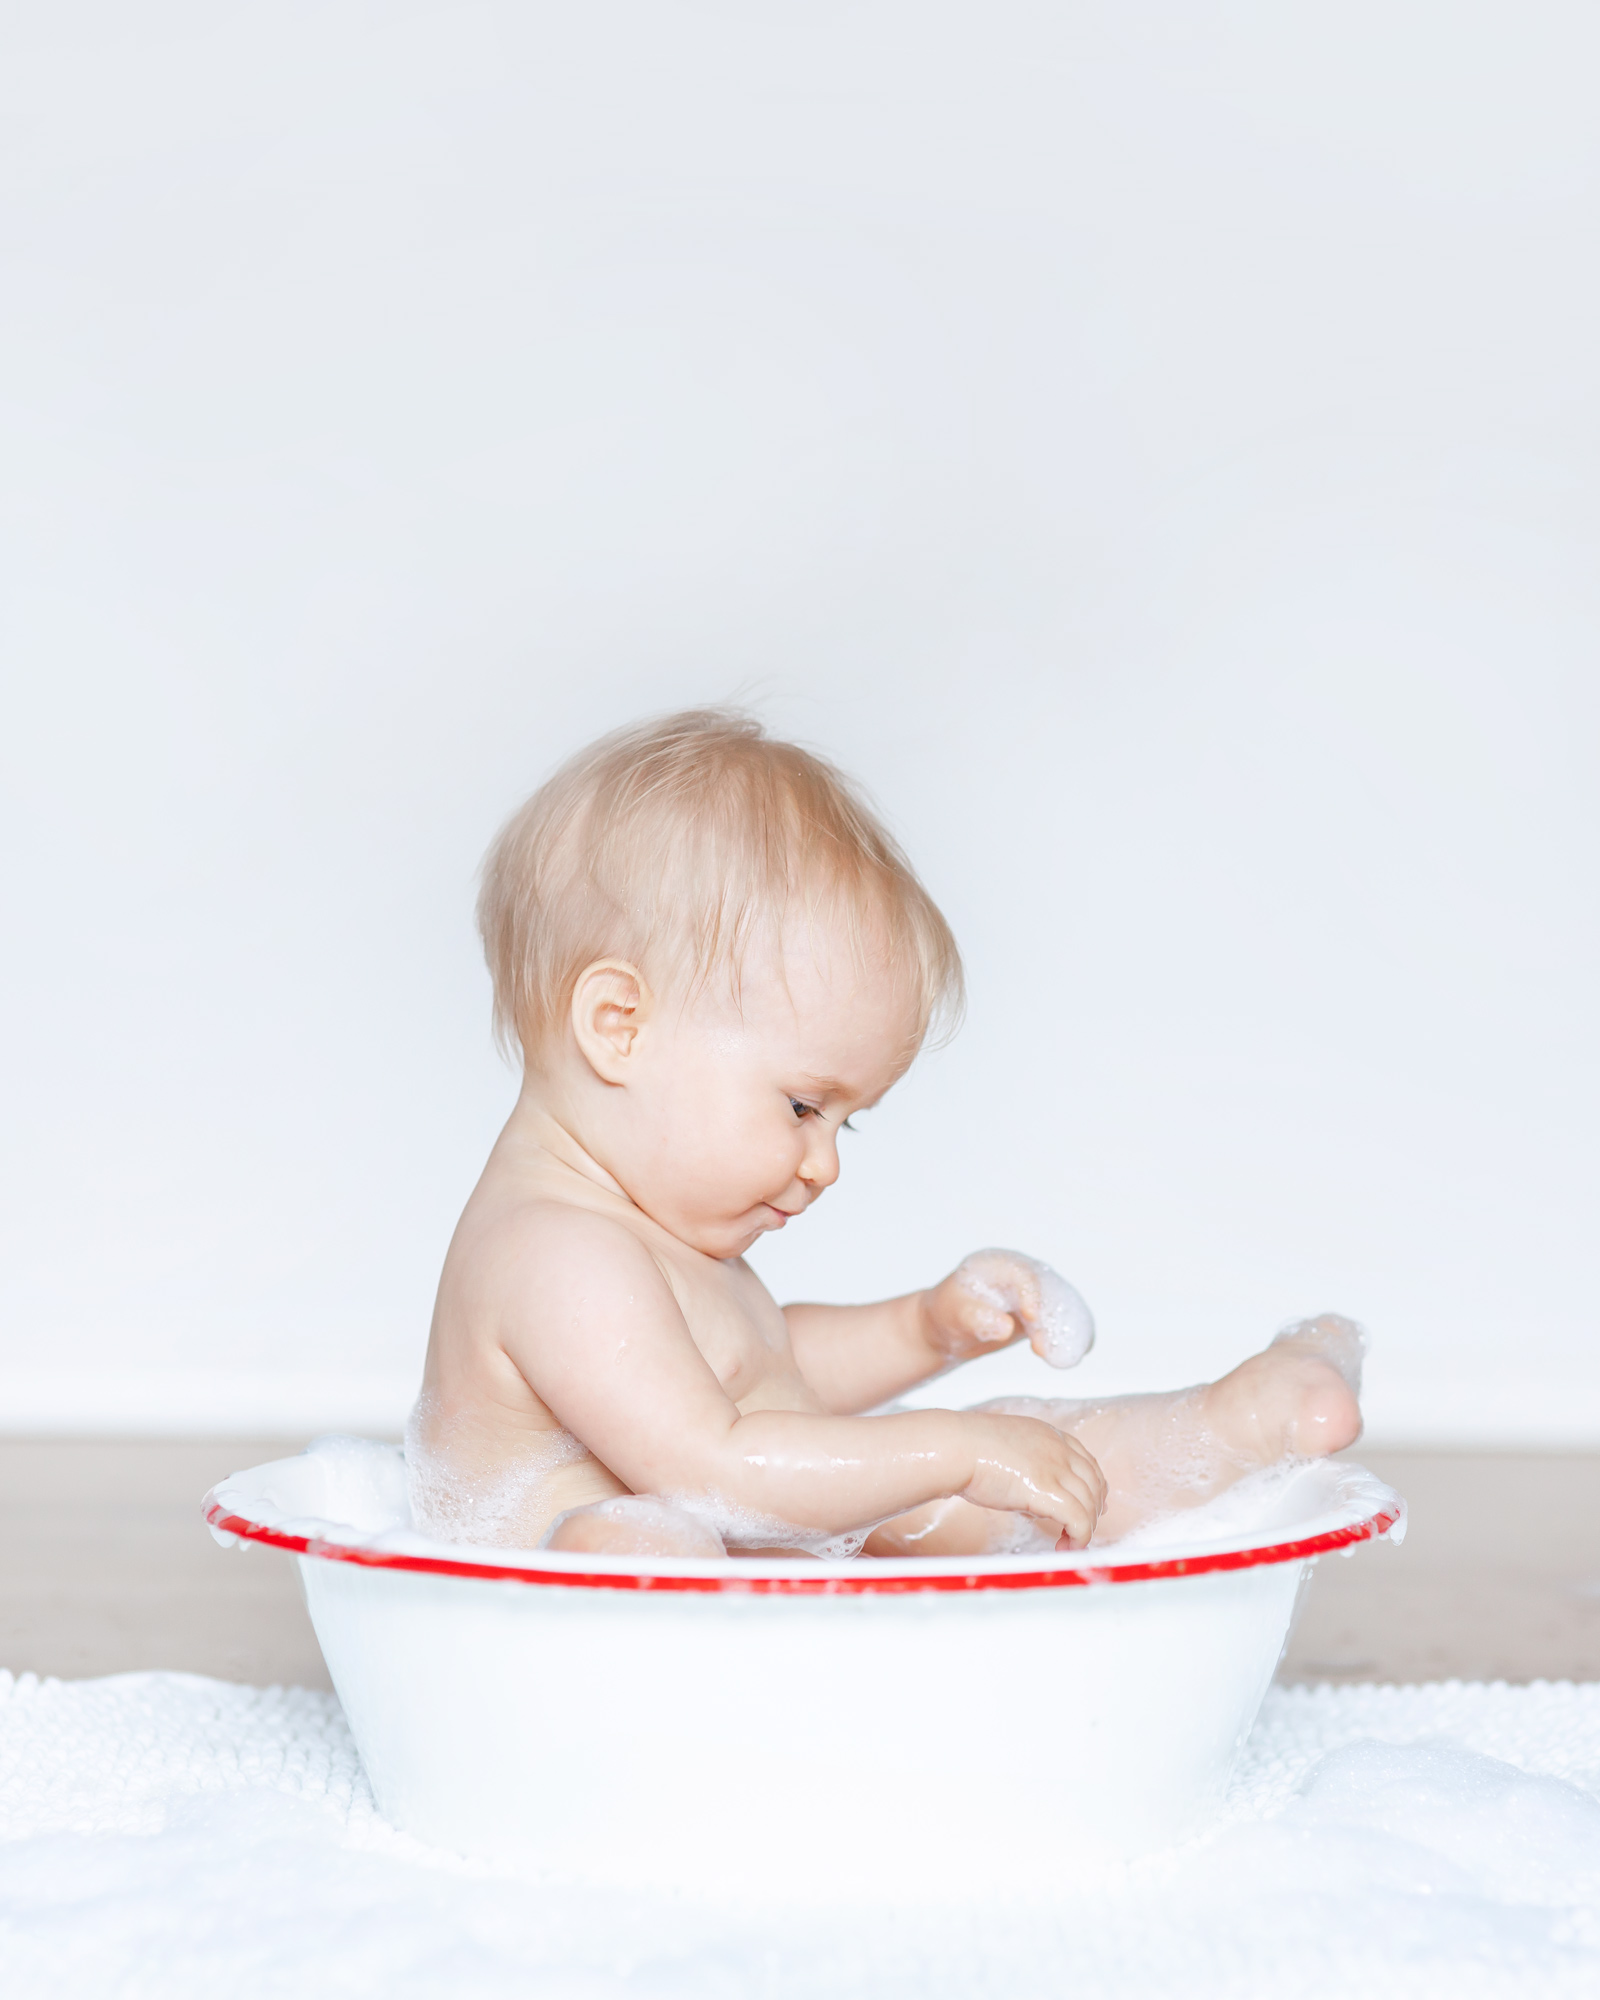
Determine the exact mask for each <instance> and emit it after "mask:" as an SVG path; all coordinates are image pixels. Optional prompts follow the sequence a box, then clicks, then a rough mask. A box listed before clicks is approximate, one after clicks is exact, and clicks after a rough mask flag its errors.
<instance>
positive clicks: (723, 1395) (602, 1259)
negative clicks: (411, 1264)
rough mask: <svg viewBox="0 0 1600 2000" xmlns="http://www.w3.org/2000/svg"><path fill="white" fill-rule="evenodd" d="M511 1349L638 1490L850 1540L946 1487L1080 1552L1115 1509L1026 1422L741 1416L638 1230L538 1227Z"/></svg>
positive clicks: (563, 1415) (548, 1400)
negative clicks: (1016, 1515) (1030, 1518)
mask: <svg viewBox="0 0 1600 2000" xmlns="http://www.w3.org/2000/svg"><path fill="white" fill-rule="evenodd" d="M498 1277H499V1279H500V1284H499V1287H498V1289H499V1291H500V1296H501V1297H502V1299H504V1300H506V1301H508V1302H510V1303H509V1305H508V1308H507V1313H506V1317H505V1318H504V1319H503V1320H502V1324H501V1327H500V1339H501V1344H502V1346H503V1347H504V1350H505V1352H506V1354H507V1355H508V1356H509V1358H510V1359H511V1361H512V1362H513V1363H514V1365H515V1366H516V1367H517V1368H518V1369H519V1370H520V1371H521V1373H522V1374H523V1376H524V1377H525V1378H526V1380H527V1381H528V1382H529V1383H530V1384H531V1385H532V1387H533V1388H534V1390H535V1391H536V1393H537V1394H538V1395H539V1396H540V1397H541V1398H542V1399H543V1401H544V1402H545V1404H546V1405H547V1406H548V1407H549V1408H550V1410H551V1411H552V1412H553V1413H554V1414H555V1416H556V1417H557V1418H558V1419H559V1420H560V1422H561V1423H562V1424H564V1425H565V1426H566V1428H567V1429H568V1430H570V1431H571V1432H572V1433H573V1434H574V1436H576V1437H578V1438H580V1439H581V1440H582V1442H583V1443H584V1444H585V1445H586V1446H587V1447H588V1449H589V1450H590V1451H592V1452H593V1453H594V1455H595V1456H596V1458H598V1459H599V1460H600V1461H601V1462H602V1463H603V1464H605V1465H606V1466H608V1467H609V1468H610V1469H611V1471H612V1472H613V1473H614V1474H615V1475H616V1477H617V1478H618V1479H620V1480H621V1481H622V1483H623V1484H624V1485H625V1486H627V1487H628V1488H629V1489H630V1491H632V1492H634V1493H657V1494H662V1495H665V1496H667V1497H669V1498H672V1499H676V1500H683V1501H689V1502H692V1501H694V1500H695V1499H698V1498H706V1499H710V1498H715V1499H717V1500H720V1501H722V1502H723V1503H724V1504H727V1505H731V1506H733V1507H736V1508H740V1509H745V1510H748V1511H749V1512H750V1513H752V1514H756V1515H764V1516H767V1517H769V1518H773V1519H777V1520H781V1521H785V1522H792V1523H793V1524H795V1525H796V1526H798V1527H802V1528H807V1529H812V1530H820V1531H822V1532H824V1533H828V1534H841V1533H845V1532H848V1531H849V1530H850V1529H852V1528H860V1527H865V1526H867V1525H868V1524H870V1523H873V1522H877V1521H881V1520H886V1519H888V1518H889V1517H890V1516H892V1515H895V1514H898V1513H903V1512H904V1511H905V1510H906V1509H907V1508H910V1507H915V1506H919V1505H920V1504H921V1503H922V1502H924V1501H926V1500H930V1499H934V1498H937V1497H940V1496H943V1495H947V1494H961V1495H963V1496H964V1497H966V1498H967V1499H969V1500H972V1501H975V1502H976V1503H977V1504H978V1505H979V1506H981V1507H994V1508H1002V1509H1014V1510H1016V1511H1018V1512H1022V1513H1027V1514H1033V1515H1036V1516H1037V1517H1039V1518H1040V1519H1041V1520H1046V1521H1053V1522H1055V1523H1056V1524H1057V1525H1058V1526H1059V1527H1060V1528H1061V1529H1062V1531H1063V1532H1064V1534H1065V1535H1066V1537H1067V1539H1068V1541H1069V1542H1070V1544H1071V1545H1072V1546H1074V1547H1081V1546H1082V1545H1083V1544H1084V1543H1085V1542H1087V1540H1088V1539H1089V1536H1090V1535H1091V1534H1092V1533H1093V1531H1094V1524H1095V1521H1096V1520H1097V1519H1098V1517H1099V1513H1100V1508H1101V1506H1102V1505H1103V1504H1104V1499H1105V1486H1104V1482H1103V1481H1102V1479H1101V1477H1100V1472H1099V1468H1098V1467H1097V1466H1096V1465H1095V1463H1094V1461H1093V1459H1092V1458H1090V1456H1089V1454H1088V1453H1087V1452H1086V1451H1085V1450H1084V1448H1083V1447H1082V1446H1081V1445H1079V1444H1077V1443H1076V1441H1075V1440H1073V1439H1071V1438H1068V1437H1066V1436H1064V1435H1063V1434H1062V1433H1061V1432H1059V1431H1057V1430H1055V1429H1053V1428H1052V1427H1051V1426H1050V1425H1048V1424H1045V1423H1040V1422H1038V1421H1037V1420H1035V1419H1032V1418H1028V1417H1014V1416H992V1415H973V1414H972V1413H970V1412H961V1413H957V1412H955V1411H950V1410H927V1411H917V1412H906V1413H904V1414H900V1415H894V1416H884V1417H849V1416H835V1415H831V1414H828V1413H826V1412H824V1413H817V1414H813V1413H811V1412H806V1411H794V1410H753V1411H751V1412H749V1413H748V1414H742V1413H741V1412H740V1410H739V1408H738V1406H737V1404H735V1403H734V1402H733V1401H732V1400H731V1399H730V1398H729V1396H728V1394H727V1392H726V1391H725V1390H724V1389H723V1387H722V1384H721V1383H720V1382H719V1381H718V1380H717V1377H716V1375H715V1373H714V1372H713V1371H712V1369H711V1367H710V1366H709V1364H708V1363H707V1361H706V1359H705V1357H704V1356H703V1355H702V1354H701V1352H700V1350H699V1348H698V1347H696V1345H695V1343H694V1339H693V1337H692V1335H691V1334H690V1332H689V1329H688V1326H687V1325H686V1324H685V1322H684V1318H683V1315H682V1313H681V1312H680V1310H679V1308H678V1303H677V1301H676V1299H675V1298H674V1297H673V1295H672V1291H671V1288H670V1287H669V1286H668V1284H667V1282H666V1280H665V1278H664V1277H663V1276H662V1274H661V1271H660V1269H659V1268H658V1266H657V1265H656V1263H655V1261H654V1259H653V1258H652V1257H651V1256H650V1254H649V1252H648V1251H647V1250H646V1249H645V1248H644V1246H643V1245H642V1244H641V1243H640V1242H639V1241H638V1239H637V1238H636V1237H635V1236H633V1235H632V1234H631V1233H630V1232H629V1231H628V1230H626V1229H623V1228H621V1227H619V1226H618V1225H617V1224H616V1223H613V1222H611V1221H609V1220H608V1219H607V1218H605V1217H603V1216H594V1215H587V1214H582V1213H575V1212H573V1211H570V1210H568V1211H565V1212H563V1213H560V1214H552V1215H550V1216H547V1217H544V1218H541V1219H537V1220H535V1221H533V1222H532V1223H530V1224H529V1225H528V1227H527V1228H526V1229H525V1230H524V1231H523V1233H522V1235H521V1236H520V1237H519V1239H518V1242H517V1245H516V1247H515V1249H514V1250H513V1251H512V1252H511V1256H510V1267H509V1268H507V1267H502V1269H501V1271H500V1272H499V1273H498Z"/></svg>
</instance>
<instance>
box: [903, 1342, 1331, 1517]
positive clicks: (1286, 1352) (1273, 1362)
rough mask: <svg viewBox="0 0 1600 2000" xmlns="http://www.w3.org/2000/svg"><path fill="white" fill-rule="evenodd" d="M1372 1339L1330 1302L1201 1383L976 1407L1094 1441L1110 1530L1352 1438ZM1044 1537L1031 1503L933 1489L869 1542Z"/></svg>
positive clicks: (1015, 1398) (1019, 1399) (1084, 1441)
mask: <svg viewBox="0 0 1600 2000" xmlns="http://www.w3.org/2000/svg"><path fill="white" fill-rule="evenodd" d="M1365 1345H1366V1343H1365V1339H1364V1336H1363V1335H1362V1332H1361V1329H1360V1328H1359V1327H1358V1326H1356V1325H1355V1323H1354V1322H1353V1321H1351V1320H1347V1319H1341V1318H1340V1317H1339V1316H1338V1314H1336V1313H1324V1314H1323V1315H1322V1316H1321V1317H1320V1318H1318V1319H1312V1320H1302V1321H1301V1322H1300V1323H1299V1324H1298V1325H1296V1326H1291V1327H1287V1328H1285V1330H1284V1331H1283V1332H1282V1333H1280V1334H1279V1335H1278V1337H1277V1339H1276V1340H1275V1341H1273V1343H1272V1345H1271V1346H1270V1347H1268V1348H1266V1349H1264V1350H1263V1351H1262V1352H1261V1353H1260V1354H1253V1355H1252V1356H1251V1357H1250V1359H1249V1360H1248V1361H1245V1362H1241V1364H1240V1365H1239V1366H1238V1367H1237V1368H1235V1369H1234V1370H1233V1371H1232V1372H1231V1374H1227V1375H1224V1376H1223V1377H1222V1378H1221V1379H1220V1380H1219V1381H1216V1382H1209V1383H1206V1384H1204V1385H1203V1386H1201V1387H1199V1388H1195V1389H1180V1390H1177V1391H1175V1392H1173V1393H1171V1394H1167V1395H1153V1396H1114V1397H1111V1398H1109V1399H1107V1400H1106V1401H1105V1402H1099V1403H1091V1402H1067V1401H1056V1400H1053V1399H1046V1398H1043V1397H1033V1396H1012V1397H1002V1398H1000V1399H998V1400H997V1401H995V1402H992V1403H985V1404H983V1405H982V1406H981V1407H983V1408H984V1409H988V1410H998V1411H1002V1412H1004V1413H1006V1414H1008V1415H1013V1416H1030V1417H1042V1418H1043V1419H1044V1421H1045V1422H1046V1423H1050V1424H1054V1425H1055V1426H1056V1427H1057V1428H1058V1429H1059V1430H1064V1431H1070V1432H1071V1433H1072V1435H1073V1436H1074V1437H1076V1438H1077V1439H1078V1440H1079V1442H1080V1443H1082V1444H1084V1445H1085V1446H1087V1447H1088V1449H1089V1450H1090V1451H1091V1452H1093V1454H1094V1456H1095V1457H1096V1459H1098V1460H1099V1463H1100V1469H1101V1471H1102V1472H1103V1473H1104V1474H1105V1476H1106V1485H1107V1487H1108V1489H1109V1491H1108V1494H1107V1498H1106V1509H1105V1512H1104V1513H1103V1514H1102V1515H1101V1517H1100V1525H1099V1527H1098V1528H1097V1529H1096V1530H1095V1540H1096V1541H1097V1542H1108V1541H1114V1540H1115V1539H1116V1538H1117V1537H1118V1536H1119V1535H1125V1534H1126V1533H1127V1532H1128V1530H1129V1529H1130V1528H1133V1527H1137V1526H1138V1524H1139V1523H1140V1522H1141V1521H1146V1520H1149V1519H1150V1518H1151V1517H1152V1516H1153V1515H1156V1514H1167V1513H1172V1512H1173V1511H1175V1510H1176V1509H1177V1508H1180V1507H1194V1506H1198V1505H1199V1504H1200V1502H1201V1501H1203V1500H1209V1499H1210V1498H1211V1497H1212V1495H1213V1494H1215V1493H1220V1492H1221V1491H1222V1489H1223V1488H1224V1487H1225V1486H1231V1485H1232V1484H1233V1482H1234V1481H1235V1480H1236V1479H1238V1478H1240V1477H1241V1476H1242V1475H1243V1474H1244V1473H1246V1472H1252V1471H1254V1470H1255V1469H1256V1468H1257V1467H1259V1466H1263V1465H1275V1464H1276V1463H1277V1462H1278V1461H1279V1460H1280V1459H1284V1458H1322V1457H1325V1456H1326V1455H1327V1454H1328V1453H1329V1452H1334V1451H1342V1450H1343V1449H1344V1447H1345V1446H1346V1445H1348V1444H1353V1443H1354V1442H1355V1440H1356V1438H1357V1437H1359V1435H1360V1433H1361V1411H1360V1406H1359V1404H1358V1401H1357V1397H1358V1395H1359V1393H1360V1388H1361V1357H1362V1354H1363V1352H1364V1349H1365ZM1047 1546H1049V1541H1048V1539H1047V1537H1046V1534H1045V1530H1044V1529H1043V1528H1042V1527H1041V1526H1040V1525H1039V1524H1038V1523H1037V1522H1033V1521H1030V1520H1029V1519H1028V1517H1027V1516H1026V1515H1014V1514H997V1513H995V1512H994V1511H993V1510H992V1509H989V1508H983V1507H974V1506H972V1505H971V1504H970V1503H969V1502H967V1501H965V1500H936V1501H933V1502H931V1503H930V1504H929V1505H928V1506H926V1507H920V1508H918V1509H916V1510H915V1511H914V1512H913V1513H911V1514H902V1515H899V1516H898V1517H897V1518H896V1519H895V1520H893V1521H886V1522H885V1523H884V1525H883V1526H882V1527H881V1528H879V1529H877V1530H876V1531H875V1532H874V1533H873V1535H872V1536H871V1538H870V1539H869V1541H868V1542H867V1548H866V1552H867V1554H868V1555H875V1556H906V1555H926V1556H935V1555H937V1556H944V1555H997V1554H1004V1553H1013V1552H1014V1553H1017V1554H1023V1553H1026V1552H1028V1551H1029V1550H1031V1549H1036V1548H1041V1547H1047Z"/></svg>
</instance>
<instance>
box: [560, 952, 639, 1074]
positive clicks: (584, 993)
mask: <svg viewBox="0 0 1600 2000" xmlns="http://www.w3.org/2000/svg"><path fill="white" fill-rule="evenodd" d="M649 1013H650V989H649V987H648V986H646V984H645V982H644V977H643V975H642V974H641V973H640V971H639V969H638V968H637V966H632V965H629V964H628V962H627V960H626V959H621V958H599V959H596V960H595V962H594V964H593V965H590V966H586V967H585V968H584V970H583V971H582V972H580V973H579V975H578V983H577V985H576V986H575V987H574V988H573V990H572V1032H573V1035H574V1036H575V1037H576V1039H577V1043H578V1047H579V1048H580V1049H581V1050H582V1051H583V1054H584V1057H585V1059H586V1061H587V1062H588V1064H589V1067H590V1068H591V1069H592V1070H593V1071H594V1073H595V1075H596V1076H598V1077H599V1078H600V1079H601V1080H602V1082H605V1083H622V1082H623V1081H624V1080H625V1078H626V1074H627V1067H628V1058H629V1057H630V1056H631V1055H632V1054H633V1051H634V1045H635V1043H636V1042H637V1041H638V1037H639V1030H640V1029H641V1028H642V1027H643V1026H644V1023H645V1021H646V1019H647V1017H648V1016H649Z"/></svg>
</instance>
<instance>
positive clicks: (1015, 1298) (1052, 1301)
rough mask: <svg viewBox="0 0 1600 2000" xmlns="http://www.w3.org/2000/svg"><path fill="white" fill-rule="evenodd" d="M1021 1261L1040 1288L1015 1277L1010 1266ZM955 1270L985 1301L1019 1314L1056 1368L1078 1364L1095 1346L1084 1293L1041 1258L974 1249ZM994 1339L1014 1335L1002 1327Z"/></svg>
mask: <svg viewBox="0 0 1600 2000" xmlns="http://www.w3.org/2000/svg"><path fill="white" fill-rule="evenodd" d="M1017 1264H1020V1265H1021V1266H1022V1267H1023V1269H1024V1270H1026V1271H1027V1272H1028V1273H1029V1274H1030V1275H1031V1276H1032V1278H1033V1281H1034V1285H1035V1287H1036V1290H1035V1292H1032V1293H1030V1292H1029V1291H1027V1290H1026V1288H1024V1287H1023V1286H1020V1285H1018V1283H1017V1282H1016V1279H1015V1277H1014V1276H1013V1275H1012V1274H1011V1269H1010V1267H1011V1266H1013V1265H1017ZM955 1275H956V1277H957V1278H959V1279H960V1280H961V1281H962V1282H963V1283H964V1284H965V1286H966V1288H967V1290H968V1291H969V1292H971V1293H972V1294H973V1296H974V1297H975V1298H978V1299H981V1300H982V1301H983V1303H984V1304H985V1305H986V1306H992V1307H994V1309H995V1310H996V1312H1001V1313H1008V1314H1011V1315H1013V1316H1015V1317H1016V1318H1017V1319H1019V1320H1020V1321H1021V1322H1022V1326H1023V1330H1024V1332H1025V1333H1026V1334H1027V1336H1028V1340H1029V1343H1030V1344H1031V1346H1032V1348H1033V1351H1034V1353H1035V1354H1037V1355H1038V1356H1039V1358H1040V1360H1041V1361H1047V1362H1048V1363H1049V1364H1050V1366H1051V1367H1052V1368H1076V1367H1077V1365H1078V1363H1079V1362H1080V1361H1081V1360H1082V1359H1083V1357H1084V1356H1085V1355H1086V1354H1087V1353H1088V1352H1089V1349H1090V1348H1091V1347H1093V1346H1094V1315H1093V1313H1091V1312H1090V1310H1089V1307H1088V1305H1087V1303H1086V1302H1085V1300H1084V1298H1083V1295H1082V1293H1080V1292H1079V1291H1077V1290H1076V1289H1075V1288H1074V1287H1073V1286H1071V1285H1069V1284H1068V1283H1067V1281H1066V1279H1065V1278H1063V1277H1062V1275H1061V1273H1060V1272H1059V1271H1054V1270H1052V1269H1051V1268H1050V1266H1049V1265H1048V1264H1042V1263H1040V1261H1039V1259H1038V1258H1037V1257H1025V1256H1024V1255H1023V1253H1022V1252H1021V1251H1020V1250H974V1251H973V1253H972V1255H971V1256H970V1257H963V1258H962V1260H961V1262H960V1263H959V1264H958V1265H957V1266H956V1269H955ZM990 1337H991V1336H988V1335H980V1336H979V1338H980V1339H986V1338H990ZM992 1338H993V1339H994V1340H995V1341H996V1342H997V1343H998V1342H1000V1341H1004V1340H1006V1339H1009V1338H1010V1335H1009V1333H1008V1332H1006V1331H1003V1330H997V1331H996V1332H995V1333H994V1334H993V1336H992Z"/></svg>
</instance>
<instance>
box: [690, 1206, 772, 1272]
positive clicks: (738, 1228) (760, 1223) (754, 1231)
mask: <svg viewBox="0 0 1600 2000" xmlns="http://www.w3.org/2000/svg"><path fill="white" fill-rule="evenodd" d="M782 1227H783V1224H782V1223H781V1222H779V1221H778V1220H777V1218H776V1216H775V1215H774V1214H773V1212H772V1210H771V1208H770V1207H769V1206H768V1204H767V1203H765V1202H762V1203H761V1204H760V1205H759V1206H758V1207H756V1208H755V1209H753V1210H751V1211H750V1212H749V1213H748V1214H745V1215H738V1216H731V1217H729V1218H728V1220H726V1221H717V1222H707V1223H706V1224H704V1226H703V1227H700V1228H697V1229H696V1230H695V1232H694V1234H693V1236H686V1237H685V1238H684V1241H685V1242H686V1243H689V1244H690V1246H691V1247H692V1248H693V1249H696V1250H699V1251H700V1252H702V1253H703V1254H704V1255H705V1256H707V1257H720V1258H723V1259H727V1258H729V1257H742V1256H743V1255H744V1253H745V1252H746V1251H747V1250H749V1249H751V1248H753V1246H754V1245H755V1244H757V1243H759V1242H760V1241H761V1239H762V1237H763V1236H770V1235H773V1234H775V1233H776V1231H778V1230H780V1229H781V1228H782Z"/></svg>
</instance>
